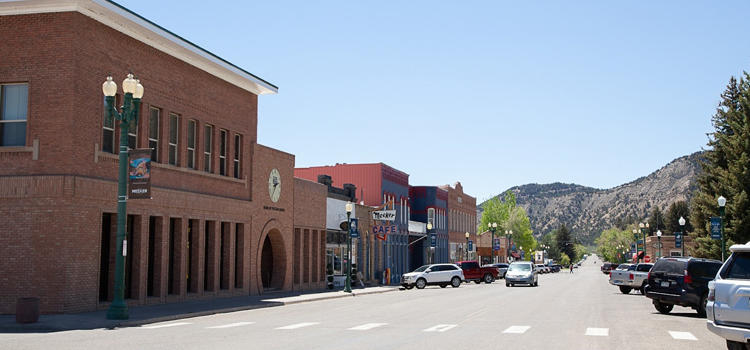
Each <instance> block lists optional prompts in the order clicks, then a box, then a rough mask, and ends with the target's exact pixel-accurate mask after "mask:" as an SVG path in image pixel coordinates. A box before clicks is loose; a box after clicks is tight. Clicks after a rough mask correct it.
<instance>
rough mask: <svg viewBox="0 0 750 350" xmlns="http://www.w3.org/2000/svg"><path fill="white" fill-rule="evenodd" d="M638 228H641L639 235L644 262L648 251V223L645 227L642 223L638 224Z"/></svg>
mask: <svg viewBox="0 0 750 350" xmlns="http://www.w3.org/2000/svg"><path fill="white" fill-rule="evenodd" d="M638 227H640V228H641V234H642V235H643V261H644V262H645V261H646V255H647V254H648V251H647V249H646V229H647V228H648V223H646V224H645V225H644V224H643V223H640V224H638Z"/></svg>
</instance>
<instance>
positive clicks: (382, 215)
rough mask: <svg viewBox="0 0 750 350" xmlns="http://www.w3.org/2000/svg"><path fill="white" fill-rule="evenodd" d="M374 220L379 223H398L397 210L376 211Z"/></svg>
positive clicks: (373, 214) (373, 216)
mask: <svg viewBox="0 0 750 350" xmlns="http://www.w3.org/2000/svg"><path fill="white" fill-rule="evenodd" d="M372 219H373V220H378V221H396V210H376V211H374V212H372Z"/></svg>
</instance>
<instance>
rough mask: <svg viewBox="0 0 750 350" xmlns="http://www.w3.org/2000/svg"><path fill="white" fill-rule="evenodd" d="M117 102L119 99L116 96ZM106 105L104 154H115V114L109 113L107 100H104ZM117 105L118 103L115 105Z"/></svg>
mask: <svg viewBox="0 0 750 350" xmlns="http://www.w3.org/2000/svg"><path fill="white" fill-rule="evenodd" d="M115 101H117V97H116V96H115ZM102 102H103V103H104V108H103V109H102V110H103V111H104V114H103V115H102V118H103V121H102V152H107V153H115V118H114V114H110V113H109V107H108V106H107V100H106V98H105V99H103V100H102ZM115 105H117V103H115Z"/></svg>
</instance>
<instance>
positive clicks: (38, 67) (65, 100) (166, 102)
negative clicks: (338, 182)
mask: <svg viewBox="0 0 750 350" xmlns="http://www.w3.org/2000/svg"><path fill="white" fill-rule="evenodd" d="M82 4H83V5H80V6H82V8H83V9H79V10H78V11H71V12H55V13H36V14H23V15H8V14H5V13H4V15H0V32H2V33H3V34H4V35H3V37H4V38H5V39H4V42H3V49H2V56H3V59H2V60H0V84H5V83H25V84H27V85H28V99H29V106H28V119H27V120H28V121H27V128H26V145H25V146H24V147H0V217H3V218H5V219H4V220H1V221H0V283H2V285H3V286H4V287H3V288H0V313H12V312H14V310H15V302H16V299H17V298H19V297H28V296H36V297H39V298H40V303H41V305H40V306H41V311H42V312H43V313H60V312H78V311H91V310H96V309H102V308H107V307H108V305H109V301H111V299H112V296H113V292H112V285H113V281H114V277H113V276H114V260H115V259H114V257H115V254H116V252H115V248H114V247H115V232H116V224H115V223H116V216H117V215H116V212H117V208H116V204H117V203H116V188H117V167H118V158H117V155H115V154H112V153H109V152H105V151H103V147H102V144H103V132H102V125H103V112H104V106H103V96H102V92H101V84H102V82H103V81H104V78H105V77H106V76H107V75H108V74H113V75H115V79H116V81H117V83H118V85H121V84H120V81H121V80H120V79H122V78H123V76H122V75H123V74H124V73H126V72H128V71H133V72H134V73H137V75H138V77H139V78H140V79H141V81H142V83H143V85H144V86H145V94H144V97H143V101H142V106H141V115H140V121H139V123H138V128H137V130H138V132H137V144H136V147H137V148H146V147H148V145H149V143H148V136H149V135H148V134H149V123H148V121H149V118H150V113H149V111H150V109H151V108H157V109H158V110H159V115H160V117H159V123H158V126H159V127H158V129H159V132H158V135H159V147H158V149H157V155H158V158H159V159H160V162H159V163H152V168H151V169H152V173H151V178H152V199H145V200H129V201H128V207H127V214H128V220H127V221H128V246H127V247H128V252H127V259H126V301H127V302H128V304H129V305H144V304H152V303H165V302H179V301H183V300H189V299H193V298H214V297H225V296H235V295H248V294H261V293H264V292H267V291H268V290H291V289H292V288H293V271H294V262H298V263H300V264H301V266H313V265H314V264H318V265H320V264H322V261H321V260H322V258H321V256H320V255H317V254H314V253H313V252H315V249H314V248H313V247H312V245H315V244H316V243H315V242H316V238H315V234H311V235H309V236H308V235H307V234H305V238H304V239H305V240H306V242H308V243H305V244H303V246H304V247H308V248H309V249H308V248H305V249H307V251H308V253H306V254H302V255H299V256H297V257H298V258H301V259H302V260H294V258H295V256H294V254H293V245H294V232H295V230H294V228H295V227H300V228H304V229H311V228H312V229H313V232H314V230H318V234H320V230H321V228H324V227H325V205H322V206H321V205H316V204H315V201H319V197H320V194H319V192H320V191H319V190H318V189H316V188H315V187H314V186H309V185H307V184H300V185H301V188H300V189H299V191H297V190H296V189H295V188H296V185H298V184H299V183H298V182H297V181H295V180H294V176H293V169H294V156H293V155H291V154H288V153H284V152H281V151H278V150H274V149H271V148H268V147H265V146H262V145H258V144H257V134H256V132H257V104H258V95H257V94H256V93H254V92H251V91H249V90H248V89H247V88H246V85H250V84H254V82H247V81H245V80H247V79H245V80H242V79H244V78H237V79H236V80H237V81H239V82H237V81H234V82H229V80H227V79H223V78H219V77H218V76H216V75H215V73H209V72H208V70H204V69H200V68H198V67H197V66H198V65H200V64H204V63H200V62H198V63H196V62H188V61H185V60H183V59H178V58H177V57H176V56H173V55H170V54H168V53H166V52H164V51H161V50H159V49H157V48H155V46H152V45H147V44H146V43H145V41H143V40H146V39H149V40H155V39H154V38H156V39H161V37H159V34H158V33H156V34H154V33H151V34H152V35H151V36H144V37H143V38H145V39H143V40H140V39H138V38H137V37H139V35H142V31H146V30H149V29H148V28H145V27H142V26H140V27H139V25H133V24H132V23H131V24H130V27H128V28H131V29H132V28H135V29H133V30H134V31H133V32H128V31H126V30H117V29H114V28H113V27H112V25H105V24H104V22H102V21H100V20H97V19H94V18H92V17H90V16H93V15H91V14H88V15H85V14H84V13H82V12H81V11H83V12H86V7H87V6H94V5H96V4H94V3H88V2H82ZM19 6H21V5H19ZM96 6H98V5H96ZM4 10H5V8H3V7H2V6H0V13H2V11H4ZM115 10H117V9H115ZM115 10H112V11H115ZM102 11H103V12H102V13H105V15H106V14H108V12H107V11H110V10H108V9H104V10H102ZM118 11H121V10H118ZM96 15H100V16H103V15H101V13H97V14H96ZM115 15H116V14H115ZM115 15H113V16H115ZM127 21H129V19H128V20H125V19H123V20H122V22H123V23H125V22H127ZM127 23H130V22H127ZM139 31H141V32H139ZM126 32H127V33H128V34H127V35H126V34H125V33H126ZM134 37H136V38H134ZM170 45H171V44H170ZM188 46H189V45H188ZM178 49H179V48H178ZM178 49H175V50H178ZM199 63H200V64H199ZM222 64H223V63H222ZM228 71H229V70H228ZM226 74H229V75H231V74H234V73H226ZM116 75H120V76H116ZM230 80H231V79H230ZM119 88H120V92H121V87H119ZM121 98H122V96H121V95H120V96H118V102H119V103H121ZM172 114H174V115H178V116H179V124H178V129H177V130H178V135H179V137H178V142H177V147H176V149H177V161H176V163H177V164H176V165H168V164H166V163H167V160H168V151H169V149H168V145H167V144H168V138H169V116H170V115H172ZM188 120H194V121H195V123H196V129H197V132H196V144H195V152H196V154H195V162H194V164H195V166H194V168H195V169H189V168H188V167H187V164H188V151H187V147H186V145H187V139H188V136H187V130H188V126H187V125H188V122H187V121H188ZM207 125H210V126H211V132H212V137H211V151H212V152H211V154H210V156H209V157H208V161H209V162H210V169H211V171H210V172H206V171H204V169H205V165H206V163H205V162H204V154H203V151H204V149H205V146H206V145H205V143H204V142H205V141H206V140H207V139H206V138H205V137H204V131H205V129H204V128H205V126H207ZM221 130H225V131H226V136H227V140H226V145H225V147H226V153H225V154H224V155H225V156H226V158H225V160H224V161H225V162H226V163H224V169H225V174H220V173H219V169H220V168H221V167H220V162H222V159H221V157H220V149H221V147H220V143H219V140H220V135H221ZM115 135H116V136H115V138H114V143H115V144H118V143H119V140H118V138H117V135H119V130H118V129H117V128H115ZM236 135H240V137H239V139H238V141H239V142H238V143H239V145H240V148H239V151H240V152H239V156H238V158H239V160H240V161H239V167H238V168H237V170H239V171H238V172H237V173H238V175H240V176H238V178H235V177H233V175H234V174H235V171H234V170H235V169H234V167H235V165H234V164H235V162H234V161H233V160H234V159H233V158H234V155H235V151H236V150H235V136H236ZM272 169H277V170H278V172H279V174H280V177H281V186H282V187H281V195H280V197H279V200H278V202H273V201H272V200H271V198H270V196H269V189H268V182H269V181H268V179H269V174H270V172H271V170H272ZM296 195H298V196H299V197H300V198H301V199H302V200H304V201H303V202H300V203H299V205H298V206H297V207H295V205H294V203H295V202H294V200H295V196H296ZM307 200H310V202H305V201H307ZM324 201H325V193H323V203H324ZM295 209H297V210H299V211H300V213H299V214H298V215H295V212H296V211H297V210H295ZM321 217H322V218H323V219H322V220H323V223H322V224H321V222H320V220H321ZM295 219H299V220H300V224H299V225H295V224H294V220H295ZM317 242H318V243H317V244H320V242H321V238H320V237H317ZM264 247H265V249H264ZM264 251H265V252H266V254H265V255H264ZM315 256H317V257H318V260H317V262H315ZM305 276H307V277H305V278H306V279H307V280H308V281H309V282H308V284H307V288H315V287H318V286H320V285H321V283H320V282H321V281H322V280H323V278H324V276H322V273H320V272H319V273H317V276H316V273H315V272H314V270H310V272H306V274H305Z"/></svg>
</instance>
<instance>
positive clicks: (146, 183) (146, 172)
mask: <svg viewBox="0 0 750 350" xmlns="http://www.w3.org/2000/svg"><path fill="white" fill-rule="evenodd" d="M128 184H129V186H128V198H129V199H151V149H150V148H144V149H133V150H130V151H128Z"/></svg>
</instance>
